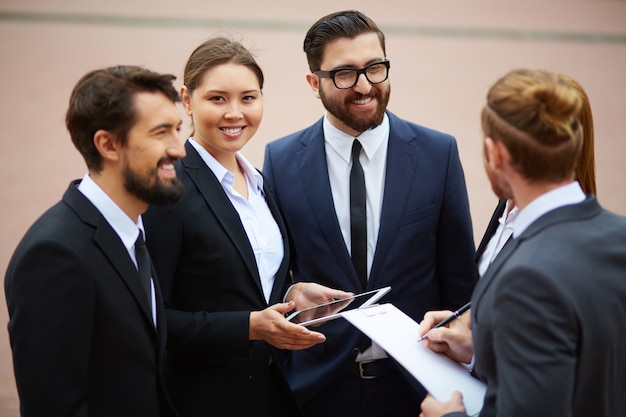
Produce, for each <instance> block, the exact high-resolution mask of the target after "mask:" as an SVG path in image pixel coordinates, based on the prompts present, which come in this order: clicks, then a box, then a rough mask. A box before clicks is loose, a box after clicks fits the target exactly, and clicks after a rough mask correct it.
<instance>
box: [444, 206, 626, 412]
mask: <svg viewBox="0 0 626 417" xmlns="http://www.w3.org/2000/svg"><path fill="white" fill-rule="evenodd" d="M625 300H626V219H625V218H623V217H620V216H617V215H614V214H612V213H610V212H607V211H605V210H603V209H602V208H601V207H600V206H599V205H598V203H597V201H596V199H595V198H594V197H587V199H586V200H585V201H584V202H582V203H580V204H575V205H570V206H564V207H561V208H558V209H556V210H553V211H551V212H549V213H546V214H545V215H543V216H542V217H540V218H539V219H537V220H536V221H535V222H534V223H533V224H531V225H530V226H529V227H528V229H526V230H525V231H524V232H523V233H522V234H521V235H520V236H519V237H518V238H517V239H511V240H510V241H509V242H508V243H507V245H505V247H504V248H503V249H502V251H501V252H500V254H499V255H498V257H497V258H496V259H495V261H494V262H493V264H492V265H491V266H490V267H489V269H488V270H487V273H486V274H485V276H484V277H483V278H482V279H481V280H480V281H479V283H478V285H477V287H476V290H475V292H474V295H473V297H472V332H473V339H474V352H475V356H476V364H475V368H474V370H475V373H476V375H478V376H479V377H480V378H481V379H483V380H484V381H486V382H487V394H486V397H485V403H484V407H483V410H482V412H481V414H480V415H481V416H483V417H486V416H534V417H535V416H537V417H541V416H546V417H547V416H550V417H560V416H572V417H579V416H580V417H583V416H596V417H609V416H617V415H622V414H623V413H624V410H626V396H625V395H624V387H625V386H626V355H624V352H626V302H625ZM451 415H457V414H451Z"/></svg>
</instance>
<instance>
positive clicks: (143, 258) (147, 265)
mask: <svg viewBox="0 0 626 417" xmlns="http://www.w3.org/2000/svg"><path fill="white" fill-rule="evenodd" d="M135 258H137V270H138V271H139V278H140V280H141V285H142V286H143V289H144V292H145V293H146V296H147V297H148V305H152V291H151V288H150V287H151V286H150V281H151V280H152V262H151V261H150V255H149V254H148V248H146V242H145V241H144V240H143V233H142V232H141V230H140V231H139V236H137V240H136V241H135Z"/></svg>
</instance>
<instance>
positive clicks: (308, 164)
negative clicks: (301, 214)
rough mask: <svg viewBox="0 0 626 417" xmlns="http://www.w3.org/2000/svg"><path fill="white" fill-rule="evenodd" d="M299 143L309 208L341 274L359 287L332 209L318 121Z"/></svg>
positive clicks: (332, 203) (320, 125)
mask: <svg viewBox="0 0 626 417" xmlns="http://www.w3.org/2000/svg"><path fill="white" fill-rule="evenodd" d="M302 144H303V145H304V146H303V148H302V149H301V150H300V151H298V152H296V159H297V161H298V171H299V173H300V180H301V181H302V185H303V189H304V194H305V195H306V198H307V200H308V202H309V205H310V207H311V212H312V213H313V215H314V216H315V220H316V221H317V224H318V226H319V228H320V230H321V231H322V235H323V236H324V239H325V240H326V241H327V242H328V246H329V247H330V248H331V249H332V252H333V254H334V255H335V257H336V258H337V262H338V264H339V265H340V266H341V269H342V270H343V272H344V274H345V275H346V276H347V277H349V278H350V280H351V281H352V284H353V286H354V288H361V283H360V281H359V278H358V276H357V274H356V271H355V270H354V266H353V265H352V260H351V258H350V254H349V253H348V249H347V248H346V244H345V242H344V240H343V235H342V234H341V228H340V227H339V221H338V220H337V214H336V213H335V204H334V202H333V196H332V191H331V188H330V179H329V177H328V166H327V162H326V150H325V148H324V132H323V130H322V122H321V121H319V122H318V123H316V124H315V125H314V126H313V128H312V129H310V131H309V132H307V133H306V136H304V137H303V138H302Z"/></svg>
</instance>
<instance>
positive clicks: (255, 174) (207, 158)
mask: <svg viewBox="0 0 626 417" xmlns="http://www.w3.org/2000/svg"><path fill="white" fill-rule="evenodd" d="M188 140H189V143H190V144H191V146H193V147H194V149H195V150H196V151H197V152H198V154H199V155H200V158H202V160H203V161H204V163H205V164H206V165H207V166H208V167H209V168H210V169H211V171H213V174H215V176H216V177H217V179H218V181H219V182H220V183H222V182H226V183H230V184H232V182H233V181H234V174H233V173H232V172H230V171H229V170H227V169H226V168H224V166H223V165H222V164H220V163H219V162H218V161H217V159H215V158H214V157H213V155H211V154H210V153H209V151H207V150H206V149H204V148H203V147H202V145H200V144H199V143H198V142H196V141H195V139H194V138H189V139H188ZM235 156H236V158H237V162H239V166H240V167H241V169H243V171H244V173H245V174H246V177H247V178H248V181H250V186H251V187H252V188H253V189H255V190H259V191H260V192H261V193H262V192H263V176H262V175H261V174H260V173H259V171H257V170H256V168H254V166H253V165H252V164H251V163H250V161H248V160H247V159H246V157H245V156H243V154H242V153H241V152H237V153H236V154H235Z"/></svg>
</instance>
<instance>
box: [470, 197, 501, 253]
mask: <svg viewBox="0 0 626 417" xmlns="http://www.w3.org/2000/svg"><path fill="white" fill-rule="evenodd" d="M505 207H506V200H500V201H498V205H497V206H496V209H495V210H494V212H493V214H492V215H491V219H490V220H489V224H488V225H487V230H485V234H484V235H483V238H482V239H481V240H480V245H478V249H477V250H476V257H475V259H476V261H478V260H479V259H480V257H481V256H482V254H483V252H485V248H486V247H487V244H488V243H489V241H490V240H491V237H492V236H493V235H494V233H496V230H497V229H498V226H499V225H500V221H499V220H500V217H502V213H504V209H505Z"/></svg>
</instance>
